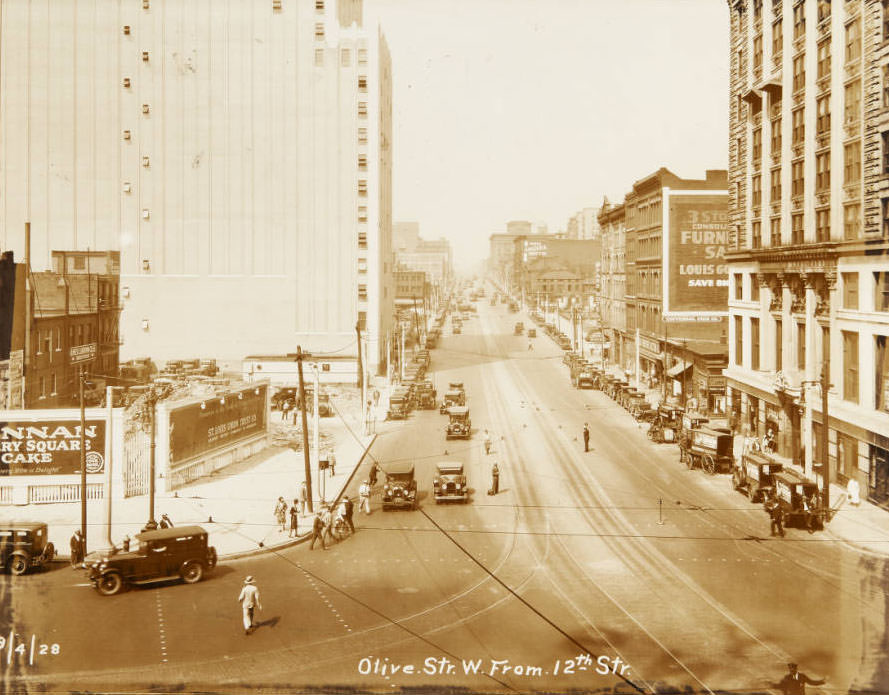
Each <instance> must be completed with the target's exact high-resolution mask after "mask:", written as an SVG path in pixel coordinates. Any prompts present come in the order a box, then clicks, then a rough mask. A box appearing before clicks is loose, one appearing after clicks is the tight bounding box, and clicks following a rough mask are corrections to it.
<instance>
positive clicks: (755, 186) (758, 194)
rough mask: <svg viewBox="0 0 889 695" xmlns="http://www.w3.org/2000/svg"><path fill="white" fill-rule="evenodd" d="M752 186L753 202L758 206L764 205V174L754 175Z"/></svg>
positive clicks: (751, 181) (751, 180)
mask: <svg viewBox="0 0 889 695" xmlns="http://www.w3.org/2000/svg"><path fill="white" fill-rule="evenodd" d="M750 184H751V185H750V187H751V189H752V194H751V202H752V203H753V207H755V208H758V207H759V206H760V205H762V176H759V175H757V176H753V177H751V179H750Z"/></svg>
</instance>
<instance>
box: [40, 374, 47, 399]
mask: <svg viewBox="0 0 889 695" xmlns="http://www.w3.org/2000/svg"><path fill="white" fill-rule="evenodd" d="M40 397H41V398H46V377H45V376H41V377H40Z"/></svg>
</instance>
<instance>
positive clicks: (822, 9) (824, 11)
mask: <svg viewBox="0 0 889 695" xmlns="http://www.w3.org/2000/svg"><path fill="white" fill-rule="evenodd" d="M828 17H830V0H818V22H819V23H820V22H823V21H824V20H825V19H827V18H828Z"/></svg>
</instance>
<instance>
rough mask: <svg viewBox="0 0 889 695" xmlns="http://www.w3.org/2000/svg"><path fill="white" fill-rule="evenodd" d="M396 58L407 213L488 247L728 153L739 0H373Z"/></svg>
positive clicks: (466, 246)
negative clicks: (518, 226)
mask: <svg viewBox="0 0 889 695" xmlns="http://www.w3.org/2000/svg"><path fill="white" fill-rule="evenodd" d="M365 14H366V17H367V18H368V19H374V18H376V19H378V20H379V22H380V24H381V27H382V30H383V32H384V33H385V35H386V40H387V42H388V44H389V48H390V51H391V54H392V71H393V80H394V84H393V137H392V140H393V158H394V159H393V188H394V190H393V219H394V220H396V221H408V220H412V221H417V222H419V223H420V234H421V236H422V237H424V238H427V239H434V238H438V237H440V236H444V237H446V238H448V239H450V240H451V242H452V244H453V246H454V251H455V260H456V263H457V264H458V265H465V264H467V263H470V262H474V261H480V260H482V259H484V258H485V257H487V255H488V236H489V235H490V234H491V233H494V232H503V231H505V229H506V222H507V221H508V220H531V221H534V222H540V223H545V224H546V225H547V226H548V228H549V231H550V232H554V231H559V230H563V229H565V227H566V223H567V220H568V218H569V217H570V216H571V215H573V214H574V213H575V212H577V211H579V210H580V209H582V208H584V207H599V205H600V204H601V202H602V199H603V196H607V197H608V199H609V200H611V201H612V202H615V201H621V200H623V197H624V195H625V194H626V193H627V192H628V190H629V189H630V187H631V186H632V184H633V182H634V181H637V180H639V179H641V178H644V177H645V176H647V175H648V174H650V173H652V172H653V171H655V170H657V169H658V168H659V167H661V166H666V167H667V168H669V169H670V170H671V171H673V172H674V173H675V174H677V175H679V176H682V177H685V178H698V177H701V178H702V177H703V176H704V172H705V170H707V169H725V168H726V167H727V165H728V79H729V78H728V60H729V47H728V41H729V36H728V33H729V28H728V22H729V16H728V7H727V4H726V2H725V1H724V0H365Z"/></svg>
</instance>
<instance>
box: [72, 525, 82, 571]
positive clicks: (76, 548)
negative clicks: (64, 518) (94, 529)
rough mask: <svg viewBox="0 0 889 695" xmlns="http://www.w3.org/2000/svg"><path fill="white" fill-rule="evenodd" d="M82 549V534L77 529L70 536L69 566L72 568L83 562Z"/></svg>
mask: <svg viewBox="0 0 889 695" xmlns="http://www.w3.org/2000/svg"><path fill="white" fill-rule="evenodd" d="M84 551H85V548H84V543H83V536H82V535H81V534H80V529H77V530H76V531H75V532H74V535H73V536H71V566H72V567H73V568H74V569H77V568H78V567H79V566H80V563H82V562H83V556H84V554H85V552H84Z"/></svg>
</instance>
